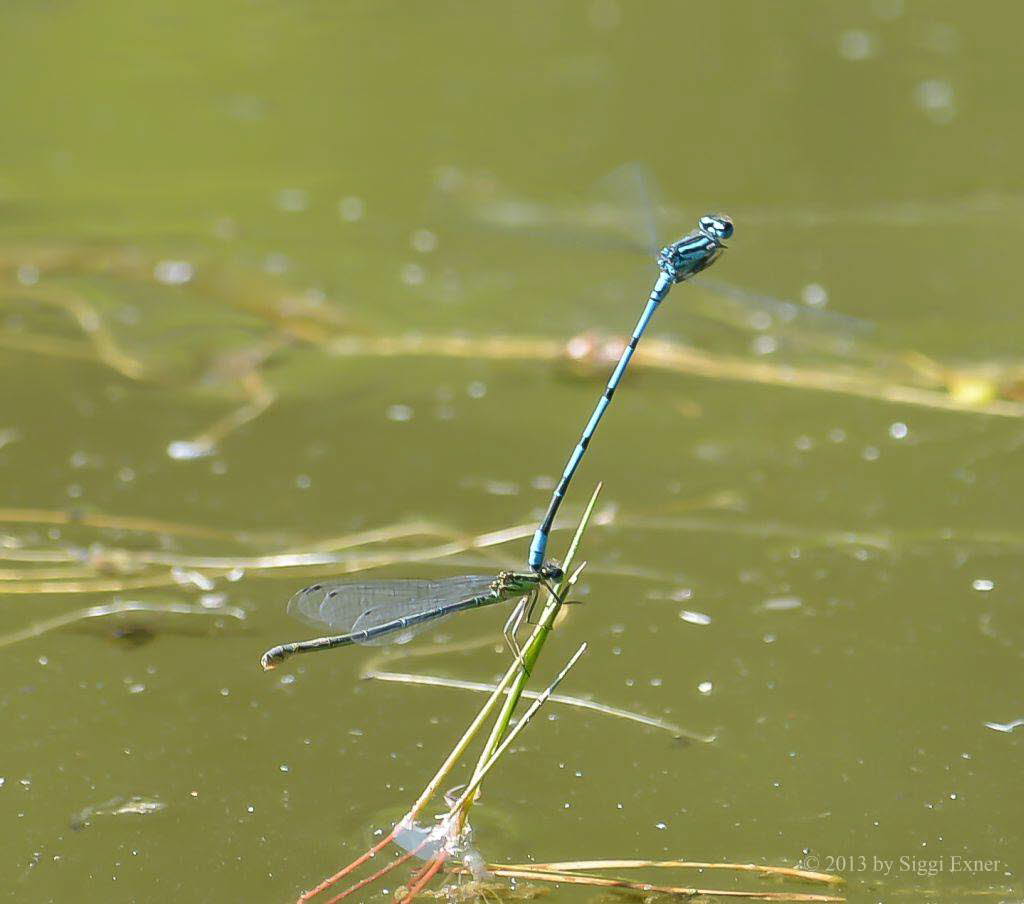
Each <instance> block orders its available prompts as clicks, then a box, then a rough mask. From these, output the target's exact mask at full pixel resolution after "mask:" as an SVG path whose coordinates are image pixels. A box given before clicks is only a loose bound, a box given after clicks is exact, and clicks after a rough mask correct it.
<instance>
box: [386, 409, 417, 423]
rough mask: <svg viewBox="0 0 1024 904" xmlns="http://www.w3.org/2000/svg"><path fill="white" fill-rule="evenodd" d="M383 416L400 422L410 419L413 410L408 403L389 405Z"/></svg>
mask: <svg viewBox="0 0 1024 904" xmlns="http://www.w3.org/2000/svg"><path fill="white" fill-rule="evenodd" d="M384 416H385V417H386V418H387V419H388V420H389V421H396V422H398V423H402V422H404V421H411V420H412V416H413V410H412V408H410V407H409V406H408V405H391V406H390V407H389V408H388V410H387V411H385V412H384Z"/></svg>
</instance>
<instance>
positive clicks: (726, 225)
mask: <svg viewBox="0 0 1024 904" xmlns="http://www.w3.org/2000/svg"><path fill="white" fill-rule="evenodd" d="M697 228H698V229H700V231H701V232H703V233H704V235H706V236H707V237H708V238H710V239H714V240H715V241H716V242H721V241H724V240H725V239H727V238H730V237H731V236H732V220H731V219H730V218H729V217H727V216H726V215H725V214H724V213H707V214H704V216H702V217H701V218H700V219H699V220H698V221H697Z"/></svg>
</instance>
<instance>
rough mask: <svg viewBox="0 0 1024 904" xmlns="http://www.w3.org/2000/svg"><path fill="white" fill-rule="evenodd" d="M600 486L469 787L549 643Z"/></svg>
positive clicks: (497, 741)
mask: <svg viewBox="0 0 1024 904" xmlns="http://www.w3.org/2000/svg"><path fill="white" fill-rule="evenodd" d="M601 486H602V485H601V484H600V483H599V484H598V485H597V486H596V487H595V488H594V492H593V495H591V497H590V502H588V503H587V507H586V509H585V510H584V512H583V517H582V518H580V523H579V525H578V526H577V528H576V533H575V534H574V535H573V538H572V542H571V543H570V544H569V549H568V551H567V552H566V555H565V562H564V564H563V566H562V567H563V569H564V570H565V577H564V578H563V579H562V582H561V583H560V584H559V585H558V587H557V588H556V594H552V593H550V591H549V592H548V597H547V600H546V601H545V604H544V611H543V612H542V613H541V617H540V623H539V624H538V625H537V627H536V628H535V629H534V632H533V634H531V635H530V637H529V639H528V640H527V642H526V643H525V644H524V646H523V659H522V665H520V664H519V663H518V662H517V663H515V664H514V665H513V668H514V669H516V670H517V674H516V676H515V680H514V681H513V682H512V685H511V687H510V688H509V690H508V692H507V695H506V697H505V704H504V706H502V708H501V711H500V712H499V713H498V717H497V719H495V722H494V727H493V728H492V729H491V733H490V735H489V736H488V738H487V742H486V743H485V744H484V748H483V750H482V751H481V753H480V759H479V760H477V764H476V766H475V768H474V770H473V778H472V779H471V780H470V784H471V785H472V784H474V783H475V782H478V781H479V778H478V777H480V776H481V773H482V772H483V771H484V770H485V769H486V768H487V766H488V762H489V761H490V760H491V758H492V756H493V755H494V753H495V751H496V750H497V749H498V746H499V745H500V744H501V741H502V738H503V737H504V736H505V733H506V732H507V731H508V728H509V723H510V722H511V720H512V714H513V713H514V712H515V709H516V706H517V705H518V704H519V699H520V697H522V695H523V691H524V689H525V687H526V682H527V681H528V680H529V677H530V674H531V673H532V672H533V667H534V664H535V663H536V662H537V658H538V657H539V656H540V651H541V650H542V649H543V647H544V642H545V641H546V640H547V639H548V634H550V633H551V629H552V627H553V626H554V623H555V617H556V616H557V615H558V612H559V610H560V609H561V607H562V602H561V601H562V599H564V597H565V594H566V593H567V592H568V591H569V590H570V589H571V587H572V585H573V583H575V580H576V577H577V576H578V572H577V574H571V573H570V571H569V569H570V567H571V566H572V561H573V558H574V557H575V555H576V550H577V549H578V547H579V544H580V540H582V538H583V534H584V532H585V531H586V529H587V524H588V523H589V521H590V518H591V516H592V515H593V513H594V506H595V505H596V504H597V497H598V495H599V494H600V492H601ZM507 677H508V675H506V678H507ZM504 683H505V682H504V681H502V684H504ZM477 796H478V794H474V795H473V797H472V798H469V799H467V801H466V803H465V810H466V811H468V809H469V807H470V806H472V803H473V801H474V800H475V799H476V797H477Z"/></svg>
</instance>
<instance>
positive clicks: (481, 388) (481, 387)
mask: <svg viewBox="0 0 1024 904" xmlns="http://www.w3.org/2000/svg"><path fill="white" fill-rule="evenodd" d="M466 392H468V393H469V397H470V398H471V399H482V398H483V397H484V396H485V395H487V384H486V383H483V382H481V381H480V380H474V381H473V382H472V383H470V384H469V387H468V388H467V390H466Z"/></svg>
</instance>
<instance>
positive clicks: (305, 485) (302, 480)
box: [295, 474, 313, 490]
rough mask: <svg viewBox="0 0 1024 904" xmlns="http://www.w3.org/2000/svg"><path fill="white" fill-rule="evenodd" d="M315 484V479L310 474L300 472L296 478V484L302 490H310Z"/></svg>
mask: <svg viewBox="0 0 1024 904" xmlns="http://www.w3.org/2000/svg"><path fill="white" fill-rule="evenodd" d="M312 485H313V480H312V478H311V477H310V476H309V475H308V474H299V475H298V476H297V477H296V478H295V486H296V487H298V488H299V489H300V490H308V489H309V488H310V487H311V486H312Z"/></svg>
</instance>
